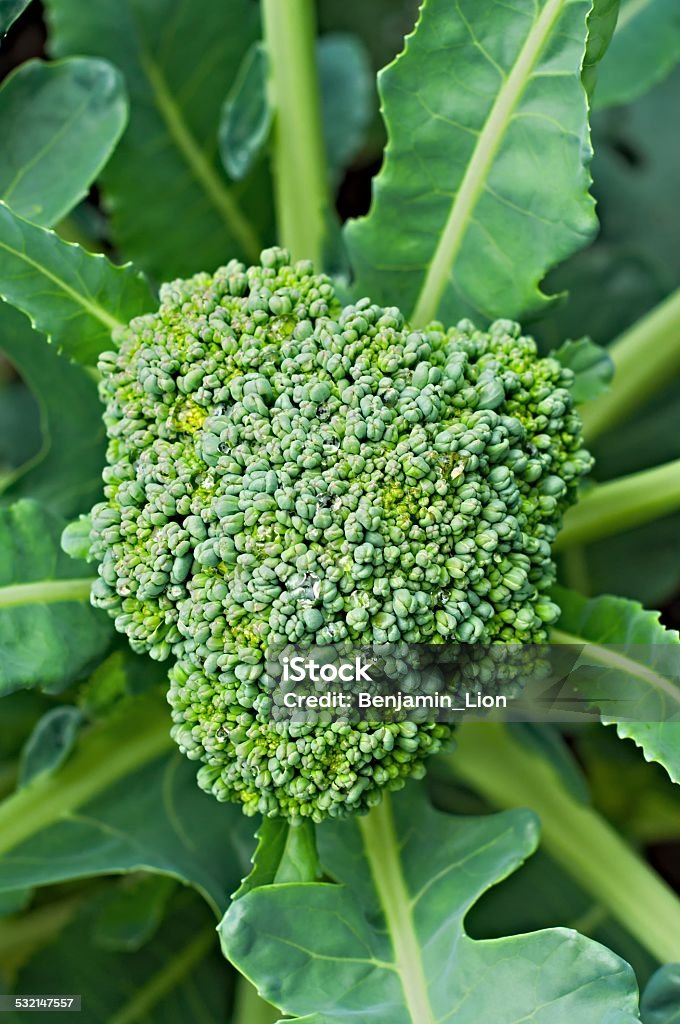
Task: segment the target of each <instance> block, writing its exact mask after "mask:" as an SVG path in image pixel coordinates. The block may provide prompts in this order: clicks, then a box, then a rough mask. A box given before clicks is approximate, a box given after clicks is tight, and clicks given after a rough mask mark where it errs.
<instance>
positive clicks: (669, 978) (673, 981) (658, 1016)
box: [642, 964, 680, 1024]
mask: <svg viewBox="0 0 680 1024" xmlns="http://www.w3.org/2000/svg"><path fill="white" fill-rule="evenodd" d="M642 1019H643V1021H644V1024H680V964H665V965H664V966H663V967H660V968H659V970H658V971H657V972H656V974H655V975H654V977H653V978H652V979H651V981H650V982H649V984H648V985H647V988H646V989H645V991H644V995H643V997H642Z"/></svg>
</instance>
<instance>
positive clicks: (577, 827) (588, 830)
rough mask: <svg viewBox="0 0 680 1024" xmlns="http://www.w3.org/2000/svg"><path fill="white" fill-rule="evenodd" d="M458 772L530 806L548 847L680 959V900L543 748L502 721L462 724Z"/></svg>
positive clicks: (670, 956) (631, 924)
mask: <svg viewBox="0 0 680 1024" xmlns="http://www.w3.org/2000/svg"><path fill="white" fill-rule="evenodd" d="M456 738H457V749H456V751H455V753H453V754H449V755H447V756H446V757H445V761H446V763H447V764H448V766H449V767H450V768H451V770H452V772H453V773H454V774H455V775H457V776H458V777H459V778H461V779H462V780H464V781H465V782H466V783H467V784H468V785H469V786H471V787H472V788H473V789H474V790H476V791H477V792H479V793H481V794H482V795H483V796H484V797H486V798H487V799H488V800H489V801H490V802H491V803H492V804H495V805H496V806H497V807H501V808H513V807H530V808H531V809H532V810H534V811H535V812H536V813H537V814H538V815H539V817H540V819H541V823H542V842H543V846H544V848H545V850H546V851H547V852H548V853H549V854H550V855H551V857H553V858H554V860H555V861H556V862H557V863H558V864H559V865H560V866H561V867H562V868H564V870H565V871H567V872H568V873H569V874H570V875H571V876H572V877H573V878H575V879H576V881H577V882H578V884H579V885H580V886H581V887H582V888H583V889H584V890H585V891H586V892H588V893H590V894H591V895H592V896H593V898H594V899H595V900H596V901H597V903H598V904H599V905H600V906H602V907H605V908H606V909H607V910H608V911H609V912H610V913H611V915H612V917H615V918H616V919H617V920H618V921H620V922H621V923H622V924H623V925H624V927H625V928H626V929H627V930H628V931H629V932H630V934H631V935H633V936H634V937H635V938H636V939H637V940H638V942H640V944H641V945H642V946H644V947H645V949H647V950H649V952H650V953H651V954H652V955H653V956H655V957H656V958H657V959H658V960H659V961H661V962H662V963H665V962H668V961H670V962H675V961H678V960H680V900H678V898H677V896H676V895H675V893H674V892H673V890H672V889H671V888H670V887H669V886H668V885H666V883H665V882H664V881H663V880H662V879H661V878H659V876H658V875H657V874H656V873H655V872H654V871H653V870H652V869H651V868H650V867H648V865H647V864H646V863H645V862H644V861H643V860H642V858H641V857H639V856H638V854H637V853H635V852H634V851H633V850H632V849H631V848H630V847H629V846H628V845H627V843H626V842H625V841H624V840H623V839H622V838H621V836H619V834H618V833H617V832H616V831H615V830H614V829H613V828H612V827H611V825H609V823H608V822H607V821H605V820H604V818H602V817H601V816H600V815H599V814H598V813H597V812H596V811H594V810H593V809H592V808H591V807H588V806H586V805H585V804H582V803H580V802H579V801H578V800H577V799H576V798H575V797H574V796H572V795H571V793H569V791H568V790H567V789H566V787H565V786H564V785H563V783H562V781H561V779H560V777H559V775H558V773H557V771H556V770H555V768H554V767H553V766H552V765H550V764H549V763H548V762H547V761H546V760H545V759H544V758H542V757H541V756H540V754H538V753H536V752H535V751H533V750H530V749H529V748H528V747H525V746H524V745H523V744H522V743H520V742H519V741H518V740H516V739H515V738H514V737H513V736H512V734H511V733H510V731H509V730H508V728H507V727H506V726H505V725H503V724H501V723H499V722H482V723H480V722H478V723H466V724H464V725H462V726H461V727H460V728H459V730H458V731H457V733H456Z"/></svg>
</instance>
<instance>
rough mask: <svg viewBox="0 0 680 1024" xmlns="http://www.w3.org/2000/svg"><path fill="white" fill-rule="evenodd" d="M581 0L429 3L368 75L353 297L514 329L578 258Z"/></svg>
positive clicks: (582, 239) (582, 221)
mask: <svg viewBox="0 0 680 1024" xmlns="http://www.w3.org/2000/svg"><path fill="white" fill-rule="evenodd" d="M590 7H591V4H590V3H589V2H588V0H540V2H533V0H520V2H518V3H515V4H506V3H504V2H501V0H493V2H492V3H491V4H483V5H482V4H479V2H478V0H458V2H457V3H456V4H455V5H454V6H453V7H452V5H451V4H450V2H449V0H426V3H425V4H424V6H423V8H422V11H421V17H420V20H419V22H418V25H417V26H416V30H415V32H414V33H413V35H411V36H410V37H409V38H408V40H407V45H406V49H405V51H404V53H403V54H402V55H401V56H400V57H398V58H397V59H396V61H395V62H394V63H393V64H392V65H390V66H389V67H388V68H387V69H385V70H384V71H383V72H381V74H380V93H381V97H382V102H383V108H384V115H385V121H386V124H387V129H388V135H389V142H388V146H387V150H386V154H385V163H384V165H383V169H382V171H381V172H380V174H379V176H378V178H377V179H376V182H375V186H374V198H373V205H372V208H371V211H370V212H369V214H368V216H367V217H365V218H363V219H360V220H356V221H353V222H350V223H349V225H348V227H347V231H346V234H347V244H348V248H349V254H350V258H351V260H352V263H353V266H354V271H355V275H356V278H357V281H356V292H357V294H361V295H363V294H368V295H371V296H372V298H373V299H374V300H376V301H380V302H383V303H385V304H389V303H394V304H398V305H399V306H400V307H401V308H402V309H404V310H405V311H406V312H408V311H412V316H413V320H414V322H415V323H416V324H417V325H421V324H423V323H426V322H427V321H429V320H432V319H433V318H435V317H436V318H438V319H441V320H444V321H446V322H449V323H451V322H455V321H457V320H458V319H460V318H461V317H463V316H472V317H474V318H477V319H480V318H481V319H482V320H487V319H491V318H494V317H497V316H503V317H515V318H519V317H523V316H527V315H528V314H534V313H537V312H539V311H540V310H541V309H543V308H545V307H546V305H547V304H548V302H549V300H548V298H547V297H546V296H545V295H544V294H543V293H542V292H541V290H540V288H539V282H540V281H541V279H542V278H543V276H544V275H545V273H546V272H547V271H548V270H549V269H550V268H551V267H553V266H554V265H555V264H557V263H558V262H559V261H560V260H562V259H564V258H566V257H567V256H569V255H570V254H571V253H573V252H574V251H575V250H576V249H578V248H580V247H581V246H582V245H584V244H585V243H586V242H587V241H588V239H589V238H590V237H591V236H592V234H593V232H594V229H595V225H596V218H595V212H594V204H593V200H592V198H591V196H590V195H589V193H588V188H589V185H590V175H589V172H588V164H589V162H590V157H591V152H592V151H591V147H590V143H589V136H588V108H587V101H586V95H585V90H584V88H583V85H582V83H581V66H582V62H583V57H584V52H585V46H586V19H587V16H588V13H589V11H590Z"/></svg>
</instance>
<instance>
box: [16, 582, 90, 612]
mask: <svg viewBox="0 0 680 1024" xmlns="http://www.w3.org/2000/svg"><path fill="white" fill-rule="evenodd" d="M93 583H94V579H81V580H39V581H38V582H37V583H12V584H10V585H9V586H7V587H0V608H15V607H17V606H18V605H23V604H58V603H60V602H62V601H89V599H90V589H91V587H92V584H93Z"/></svg>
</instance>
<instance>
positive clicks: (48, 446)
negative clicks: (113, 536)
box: [0, 306, 106, 517]
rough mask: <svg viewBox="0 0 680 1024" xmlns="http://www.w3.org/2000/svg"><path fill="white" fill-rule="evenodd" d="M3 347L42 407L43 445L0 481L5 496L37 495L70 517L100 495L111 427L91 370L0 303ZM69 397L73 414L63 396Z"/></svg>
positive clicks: (0, 488) (0, 347) (8, 497)
mask: <svg viewBox="0 0 680 1024" xmlns="http://www.w3.org/2000/svg"><path fill="white" fill-rule="evenodd" d="M0 351H4V352H5V353H6V355H7V356H8V357H9V359H10V360H11V362H12V363H13V364H14V366H15V367H16V369H17V370H18V372H19V373H20V374H21V376H22V378H23V379H24V381H25V382H26V384H28V386H29V387H30V389H31V391H32V392H33V394H34V395H35V397H36V399H37V401H38V403H39V407H40V421H41V423H40V425H41V432H42V446H41V448H40V450H39V451H38V453H37V454H36V456H35V457H34V458H32V459H30V461H29V462H28V463H26V464H25V465H23V466H21V467H20V468H19V469H17V470H16V471H15V472H13V473H12V474H11V475H9V476H8V477H7V478H6V479H4V480H3V481H2V482H1V483H0V496H1V497H2V498H3V499H5V500H6V499H10V500H16V499H17V498H20V497H27V498H36V499H38V500H40V501H41V502H43V503H44V504H45V505H46V506H48V507H49V508H50V510H51V511H52V512H56V513H59V514H60V515H63V516H66V517H69V516H73V515H76V514H77V513H78V512H79V511H80V510H81V509H83V508H89V507H90V506H91V505H93V504H94V502H95V501H98V500H99V496H100V494H101V489H102V479H101V474H102V466H103V465H104V455H105V452H106V440H105V437H106V432H105V429H104V425H103V423H102V418H101V404H100V402H99V398H98V396H97V385H96V382H95V380H94V379H93V377H92V375H91V374H90V373H89V372H88V371H87V370H85V369H84V368H83V367H82V366H79V365H78V364H77V363H70V362H69V361H68V359H66V358H65V356H63V355H59V353H58V352H57V351H56V350H55V349H54V347H53V346H52V345H48V344H47V342H46V340H45V338H44V337H41V336H40V335H39V334H38V333H37V332H36V331H34V330H32V329H31V326H30V324H29V323H28V320H27V319H26V317H25V316H22V315H21V314H20V313H18V312H17V311H16V310H13V309H11V308H10V307H9V306H3V307H2V308H0ZM65 395H66V396H68V403H69V409H68V415H65V414H64V396H65Z"/></svg>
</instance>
